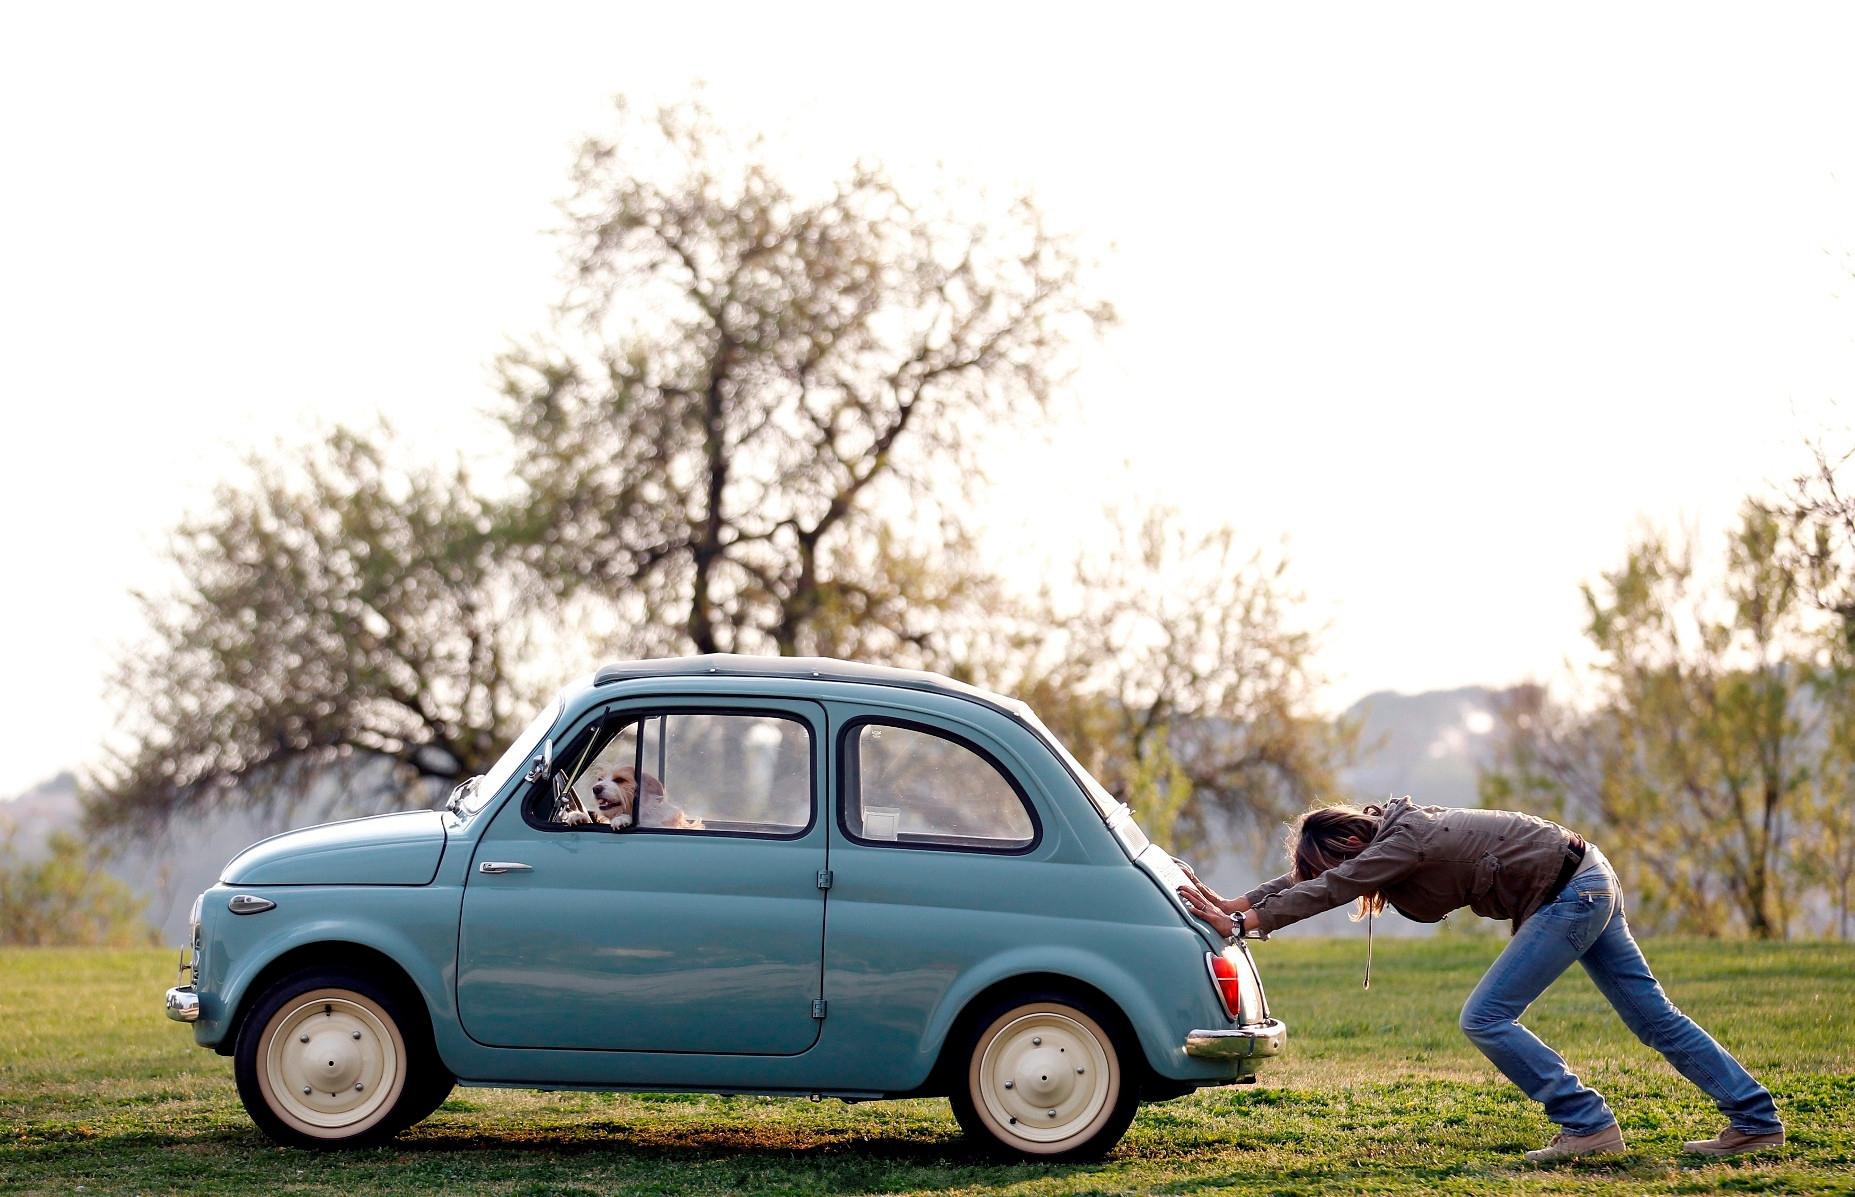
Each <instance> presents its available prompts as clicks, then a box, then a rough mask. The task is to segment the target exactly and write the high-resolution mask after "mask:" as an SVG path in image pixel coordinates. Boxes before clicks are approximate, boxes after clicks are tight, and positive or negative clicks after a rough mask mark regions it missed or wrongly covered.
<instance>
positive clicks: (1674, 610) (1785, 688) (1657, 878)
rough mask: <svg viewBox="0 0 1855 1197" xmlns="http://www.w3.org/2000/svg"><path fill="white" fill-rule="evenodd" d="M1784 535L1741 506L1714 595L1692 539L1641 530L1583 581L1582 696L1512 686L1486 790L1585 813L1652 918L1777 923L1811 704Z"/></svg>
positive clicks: (1500, 797)
mask: <svg viewBox="0 0 1855 1197" xmlns="http://www.w3.org/2000/svg"><path fill="white" fill-rule="evenodd" d="M1795 532H1796V523H1795V521H1794V519H1792V518H1791V517H1790V516H1789V515H1787V514H1786V513H1785V512H1782V511H1780V510H1777V509H1775V508H1773V507H1771V506H1768V505H1764V504H1759V503H1754V502H1749V503H1747V504H1746V506H1745V508H1744V509H1743V511H1742V514H1741V519H1740V523H1739V526H1738V527H1737V528H1736V529H1735V530H1734V533H1733V535H1732V537H1731V539H1730V541H1729V544H1728V551H1727V556H1726V569H1725V580H1724V583H1723V585H1722V586H1721V587H1719V589H1718V590H1717V591H1716V590H1713V589H1710V588H1708V587H1706V586H1704V585H1703V584H1702V583H1701V582H1700V580H1699V579H1698V578H1697V576H1696V571H1695V566H1694V554H1693V552H1692V550H1691V547H1681V546H1676V545H1672V544H1671V543H1670V542H1669V541H1668V540H1667V539H1666V538H1664V537H1661V536H1658V535H1654V534H1650V535H1647V536H1645V537H1644V538H1642V540H1641V541H1640V542H1639V543H1638V544H1637V545H1636V546H1634V547H1633V548H1632V549H1631V551H1630V552H1629V554H1628V557H1627V559H1626V560H1625V562H1624V564H1623V566H1622V567H1621V568H1620V569H1618V570H1616V571H1614V572H1611V573H1607V574H1605V575H1604V576H1603V578H1602V581H1601V582H1600V583H1599V584H1598V585H1594V586H1592V585H1588V586H1586V587H1585V588H1584V594H1585V602H1586V608H1587V611H1588V614H1589V622H1588V624H1587V628H1586V634H1587V636H1588V638H1589V640H1590V642H1591V645H1592V647H1593V648H1594V649H1595V650H1596V651H1597V662H1596V664H1595V665H1594V666H1593V667H1592V670H1591V675H1590V678H1589V680H1590V682H1591V686H1592V691H1593V703H1592V705H1591V707H1590V708H1589V709H1587V710H1585V711H1576V710H1570V709H1567V708H1563V707H1559V706H1556V705H1555V704H1553V703H1551V702H1550V701H1549V700H1547V699H1546V698H1545V696H1544V694H1543V692H1542V691H1539V690H1537V689H1531V690H1526V691H1523V692H1522V693H1521V695H1520V697H1519V700H1518V701H1517V702H1516V703H1515V704H1514V705H1513V706H1512V707H1511V708H1510V709H1509V711H1508V712H1507V719H1506V739H1507V744H1506V749H1505V752H1504V759H1503V762H1502V765H1501V767H1500V768H1498V769H1496V770H1494V771H1492V772H1490V773H1489V774H1488V775H1486V776H1485V777H1484V778H1483V784H1482V795H1483V799H1484V801H1486V802H1487V803H1488V804H1489V805H1493V806H1506V805H1516V806H1521V807H1523V808H1526V809H1536V808H1537V809H1543V810H1547V811H1553V812H1559V811H1563V812H1565V813H1567V814H1569V815H1574V816H1577V817H1580V818H1590V819H1595V820H1596V821H1597V822H1598V824H1599V825H1600V826H1601V828H1603V829H1604V831H1605V833H1607V838H1606V840H1605V845H1604V846H1605V851H1606V852H1610V853H1612V854H1613V855H1615V856H1617V857H1618V858H1619V859H1620V860H1623V861H1625V862H1626V867H1627V865H1634V866H1635V867H1634V868H1632V869H1631V874H1632V877H1633V878H1636V879H1637V880H1638V882H1639V884H1640V885H1641V887H1642V890H1643V896H1644V905H1645V906H1646V907H1647V908H1648V910H1649V912H1650V914H1651V916H1652V917H1658V918H1660V919H1663V920H1665V921H1668V922H1672V923H1674V924H1675V925H1678V926H1682V927H1686V928H1689V929H1694V930H1700V931H1703V932H1707V933H1719V932H1720V930H1721V928H1722V920H1723V919H1725V918H1728V917H1730V918H1731V919H1733V920H1734V921H1735V922H1737V923H1738V924H1739V925H1741V926H1743V927H1744V928H1745V929H1746V930H1747V931H1749V932H1750V933H1751V934H1753V935H1755V936H1759V937H1762V938H1763V937H1781V936H1783V935H1785V934H1787V932H1788V931H1789V929H1790V927H1791V925H1792V921H1793V918H1794V916H1795V914H1796V899H1797V883H1796V879H1795V876H1794V870H1793V867H1792V866H1793V865H1794V863H1795V859H1794V858H1795V854H1796V851H1797V849H1798V846H1799V843H1800V835H1801V834H1802V833H1803V832H1804V830H1805V829H1804V826H1803V824H1802V823H1801V822H1800V821H1801V820H1803V819H1805V818H1807V817H1808V815H1809V813H1810V807H1811V804H1812V801H1813V798H1812V796H1813V790H1812V788H1811V787H1812V784H1813V782H1812V768H1811V766H1812V764H1813V751H1812V745H1813V744H1815V743H1816V742H1817V739H1816V737H1817V731H1816V727H1815V723H1816V718H1817V714H1816V712H1817V710H1818V708H1816V707H1815V706H1814V704H1813V703H1812V702H1811V701H1810V699H1811V694H1812V686H1813V683H1814V679H1815V676H1816V675H1815V673H1814V671H1813V668H1812V665H1811V660H1812V646H1813V641H1812V635H1813V626H1812V621H1811V620H1810V619H1809V607H1808V604H1807V603H1806V602H1805V601H1804V599H1803V595H1802V593H1801V591H1800V587H1799V578H1798V574H1797V572H1796V562H1795V558H1794V555H1793V554H1792V552H1791V546H1792V545H1793V544H1794V543H1795V541H1794V535H1795Z"/></svg>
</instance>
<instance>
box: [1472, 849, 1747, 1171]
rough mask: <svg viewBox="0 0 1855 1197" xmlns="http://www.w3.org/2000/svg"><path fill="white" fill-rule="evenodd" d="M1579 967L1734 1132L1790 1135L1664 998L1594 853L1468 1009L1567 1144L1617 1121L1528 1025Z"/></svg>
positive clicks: (1741, 1075) (1739, 1072) (1475, 1026)
mask: <svg viewBox="0 0 1855 1197" xmlns="http://www.w3.org/2000/svg"><path fill="white" fill-rule="evenodd" d="M1574 960H1576V961H1578V962H1579V963H1580V964H1582V965H1584V970H1585V972H1587V973H1590V974H1591V980H1592V981H1594V982H1596V983H1597V988H1598V990H1599V992H1601V993H1602V994H1603V995H1604V997H1605V998H1607V999H1608V1000H1609V1002H1610V1004H1611V1005H1612V1006H1614V1007H1616V1010H1617V1013H1618V1014H1619V1015H1621V1016H1622V1017H1623V1021H1624V1024H1625V1025H1627V1026H1628V1027H1629V1029H1630V1030H1631V1031H1634V1032H1635V1033H1636V1037H1637V1038H1638V1039H1640V1040H1642V1041H1643V1042H1644V1043H1646V1044H1648V1045H1649V1046H1650V1047H1652V1048H1654V1049H1655V1050H1656V1051H1658V1052H1661V1053H1662V1055H1663V1056H1664V1057H1666V1058H1667V1060H1668V1062H1669V1063H1670V1064H1672V1065H1674V1066H1675V1071H1676V1072H1679V1073H1680V1074H1681V1075H1682V1076H1684V1077H1686V1078H1687V1079H1688V1080H1690V1081H1693V1082H1694V1083H1695V1084H1696V1085H1698V1086H1700V1088H1701V1089H1702V1090H1703V1091H1704V1092H1705V1093H1706V1094H1707V1096H1708V1097H1711V1098H1713V1100H1714V1103H1715V1104H1716V1105H1718V1106H1719V1107H1720V1112H1721V1113H1723V1114H1725V1115H1726V1117H1727V1119H1728V1120H1729V1121H1730V1122H1731V1123H1732V1125H1733V1126H1734V1127H1736V1128H1738V1129H1739V1130H1742V1131H1744V1132H1746V1133H1747V1134H1753V1135H1758V1134H1768V1133H1770V1132H1772V1131H1776V1130H1779V1129H1781V1124H1780V1123H1779V1121H1778V1108H1777V1106H1776V1105H1775V1104H1774V1103H1773V1102H1772V1100H1771V1093H1770V1091H1769V1090H1767V1089H1766V1088H1765V1087H1764V1086H1763V1085H1761V1084H1759V1083H1758V1082H1757V1081H1755V1080H1753V1079H1752V1076H1751V1074H1750V1073H1748V1072H1747V1071H1746V1070H1745V1069H1744V1068H1743V1067H1741V1066H1740V1064H1739V1061H1737V1060H1735V1059H1733V1058H1732V1056H1730V1055H1728V1054H1727V1051H1726V1049H1725V1048H1723V1047H1721V1046H1720V1045H1719V1044H1718V1043H1715V1042H1714V1041H1713V1037H1712V1036H1710V1035H1708V1034H1707V1032H1705V1031H1703V1030H1701V1029H1700V1026H1699V1024H1697V1023H1696V1022H1695V1021H1694V1020H1693V1019H1691V1018H1689V1017H1688V1016H1687V1015H1685V1014H1683V1013H1682V1012H1681V1011H1680V1010H1678V1009H1677V1008H1676V1007H1675V1004H1674V1003H1673V1002H1671V1001H1669V1000H1668V995H1667V994H1665V993H1663V992H1662V987H1661V985H1660V984H1659V983H1658V982H1657V981H1656V979H1655V977H1654V975H1653V974H1651V973H1650V972H1649V962H1648V961H1647V960H1644V959H1643V955H1642V949H1641V948H1639V947H1637V946H1636V941H1635V939H1633V938H1632V937H1631V936H1630V928H1629V924H1628V922H1626V921H1625V919H1624V917H1623V898H1622V894H1621V891H1620V890H1619V888H1618V886H1617V874H1616V873H1615V872H1614V871H1613V870H1612V869H1611V867H1610V862H1609V861H1608V860H1605V859H1604V854H1603V853H1601V852H1599V851H1598V850H1597V849H1596V848H1587V849H1586V850H1585V859H1584V865H1583V867H1581V868H1580V869H1579V870H1578V873H1577V875H1575V876H1574V877H1573V878H1572V879H1571V880H1570V881H1568V882H1566V884H1565V888H1564V889H1562V890H1560V891H1559V893H1558V895H1557V896H1556V897H1555V898H1554V900H1552V901H1551V902H1548V903H1547V904H1546V905H1544V906H1542V907H1540V908H1539V910H1538V911H1536V912H1535V913H1534V914H1533V917H1531V918H1529V919H1528V920H1527V921H1526V922H1525V923H1523V924H1521V927H1520V931H1519V933H1518V934H1516V935H1515V936H1514V937H1513V939H1512V940H1511V941H1509V942H1508V945H1507V947H1506V949H1505V950H1504V951H1502V953H1501V954H1500V955H1499V956H1498V957H1496V958H1495V961H1494V963H1493V964H1492V965H1490V966H1489V967H1488V972H1487V974H1486V975H1485V976H1483V977H1482V979H1481V983H1480V984H1478V985H1476V986H1475V992H1474V993H1471V994H1470V995H1469V1000H1468V1002H1467V1003H1466V1004H1465V1005H1464V1006H1463V1007H1462V1030H1463V1033H1464V1034H1466V1035H1467V1036H1468V1037H1469V1039H1470V1040H1471V1041H1472V1042H1473V1043H1474V1044H1475V1046H1476V1047H1478V1048H1480V1049H1481V1054H1482V1055H1484V1056H1486V1057H1488V1059H1489V1061H1490V1062H1491V1063H1493V1065H1494V1066H1495V1067H1496V1068H1498V1069H1500V1070H1501V1072H1502V1074H1503V1075H1505V1076H1506V1077H1507V1079H1508V1080H1510V1081H1512V1082H1513V1083H1514V1084H1516V1085H1518V1086H1520V1088H1521V1090H1522V1091H1523V1092H1525V1093H1526V1095H1527V1096H1528V1097H1530V1098H1532V1099H1533V1100H1534V1101H1537V1102H1539V1103H1540V1104H1541V1105H1543V1106H1545V1107H1546V1115H1547V1117H1549V1118H1551V1119H1552V1120H1553V1121H1554V1122H1556V1123H1558V1125H1559V1126H1560V1127H1561V1128H1563V1129H1564V1131H1565V1132H1566V1133H1567V1134H1572V1135H1592V1134H1596V1133H1597V1132H1598V1131H1601V1130H1603V1129H1604V1128H1605V1127H1607V1126H1609V1125H1610V1124H1611V1123H1613V1122H1615V1121H1616V1120H1617V1119H1616V1115H1614V1114H1612V1113H1611V1112H1610V1106H1609V1105H1607V1104H1606V1103H1605V1101H1604V1099H1603V1098H1602V1097H1600V1096H1599V1095H1598V1094H1597V1092H1596V1091H1595V1090H1593V1089H1591V1088H1590V1087H1588V1086H1587V1085H1585V1084H1584V1083H1583V1082H1581V1081H1580V1080H1579V1079H1578V1078H1577V1077H1576V1076H1574V1075H1573V1074H1572V1070H1571V1069H1569V1068H1567V1067H1566V1066H1565V1061H1564V1060H1563V1059H1562V1058H1561V1057H1560V1056H1559V1054H1558V1053H1557V1052H1555V1051H1553V1050H1552V1049H1551V1048H1549V1047H1547V1046H1546V1045H1545V1044H1543V1043H1541V1042H1540V1041H1539V1039H1538V1038H1537V1037H1536V1036H1535V1035H1534V1034H1533V1032H1531V1031H1529V1030H1527V1029H1526V1028H1525V1027H1523V1026H1521V1025H1520V1022H1519V1019H1520V1016H1521V1015H1522V1014H1523V1013H1525V1012H1526V1008H1527V1007H1528V1006H1530V1005H1531V1004H1532V1003H1533V1000H1534V999H1535V998H1537V997H1538V996H1539V995H1540V994H1542V993H1544V992H1545V991H1546V986H1548V985H1550V984H1552V982H1553V981H1554V980H1555V979H1557V977H1558V976H1559V974H1560V973H1562V972H1564V971H1565V970H1566V969H1568V968H1570V967H1571V964H1572V961H1574Z"/></svg>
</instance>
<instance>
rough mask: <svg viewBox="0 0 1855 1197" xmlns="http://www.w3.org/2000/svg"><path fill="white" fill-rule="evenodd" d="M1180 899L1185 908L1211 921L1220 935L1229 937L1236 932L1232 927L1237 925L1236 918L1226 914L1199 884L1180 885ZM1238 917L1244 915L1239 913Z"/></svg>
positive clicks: (1214, 929) (1212, 927)
mask: <svg viewBox="0 0 1855 1197" xmlns="http://www.w3.org/2000/svg"><path fill="white" fill-rule="evenodd" d="M1179 900H1180V901H1182V902H1184V903H1185V908H1186V909H1187V910H1190V911H1191V912H1192V913H1193V914H1195V915H1197V916H1198V917H1199V918H1200V919H1202V920H1204V921H1205V922H1207V923H1209V924H1210V925H1211V930H1213V931H1215V932H1217V933H1218V934H1219V935H1222V936H1223V937H1224V938H1226V939H1228V938H1230V936H1231V935H1232V934H1234V932H1233V930H1232V928H1233V927H1235V926H1236V923H1235V920H1233V919H1232V918H1231V917H1230V916H1229V915H1227V914H1225V913H1224V911H1223V909H1222V907H1220V906H1219V905H1218V904H1217V903H1216V902H1214V901H1212V899H1211V898H1210V897H1209V896H1208V895H1206V894H1205V893H1204V892H1203V891H1202V890H1201V889H1199V888H1198V887H1197V886H1194V885H1181V886H1180V887H1179ZM1238 917H1239V918H1240V917H1242V916H1241V915H1239V916H1238Z"/></svg>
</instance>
